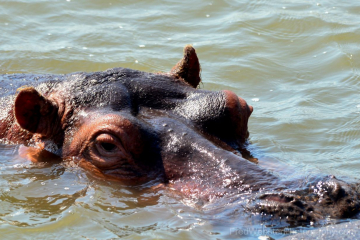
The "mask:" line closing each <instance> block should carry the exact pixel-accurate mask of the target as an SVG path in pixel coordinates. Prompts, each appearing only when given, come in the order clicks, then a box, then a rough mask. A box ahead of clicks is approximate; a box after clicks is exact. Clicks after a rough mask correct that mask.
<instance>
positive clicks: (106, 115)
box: [0, 46, 359, 224]
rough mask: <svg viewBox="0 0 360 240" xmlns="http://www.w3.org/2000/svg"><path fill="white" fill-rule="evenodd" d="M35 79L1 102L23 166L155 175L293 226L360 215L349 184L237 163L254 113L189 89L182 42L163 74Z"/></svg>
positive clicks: (114, 176)
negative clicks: (63, 164) (234, 198)
mask: <svg viewBox="0 0 360 240" xmlns="http://www.w3.org/2000/svg"><path fill="white" fill-rule="evenodd" d="M13 77H14V78H16V75H13ZM19 77H24V75H22V76H19ZM25 77H26V76H25ZM28 77H30V75H29V76H28ZM36 78H37V80H38V82H41V83H40V84H38V85H35V86H25V87H22V88H20V89H18V91H17V94H16V97H11V96H10V97H9V96H4V97H3V98H2V99H1V105H2V106H7V111H6V112H5V114H3V115H1V118H0V138H1V139H3V140H6V141H9V142H12V143H16V144H22V145H24V146H26V147H23V148H22V149H21V154H22V155H24V156H26V157H27V158H29V159H31V160H32V161H51V160H54V161H72V162H75V163H78V164H79V166H81V167H83V168H85V169H87V170H88V171H89V172H90V173H92V174H93V175H94V176H96V177H99V178H103V179H111V180H116V181H121V182H126V183H131V184H132V183H134V184H137V183H140V182H144V181H149V180H152V179H157V181H159V182H162V183H164V184H166V185H169V188H170V189H174V190H175V191H177V192H178V193H181V194H183V195H184V196H185V197H188V198H192V199H201V200H202V201H212V200H213V199H214V198H217V197H221V196H223V195H226V194H231V193H236V194H239V193H240V194H241V193H251V194H254V193H255V196H256V197H255V198H253V199H252V201H251V204H250V205H248V206H247V209H248V210H249V211H251V212H254V211H256V212H262V213H268V214H272V215H273V216H275V217H276V216H278V217H287V220H288V221H289V222H292V223H295V224H298V223H302V222H305V223H309V222H310V221H315V220H317V219H321V218H323V217H325V216H332V217H336V218H343V217H351V216H353V215H355V214H356V213H358V211H359V199H358V193H357V191H356V189H355V188H356V186H355V185H350V184H346V183H344V182H342V181H339V180H337V179H336V178H333V177H332V178H328V179H326V178H325V179H317V180H316V182H318V183H319V182H321V181H323V183H324V184H323V185H321V186H319V185H318V186H317V188H316V189H318V190H319V191H315V192H314V189H310V187H311V186H310V185H309V186H307V187H305V188H304V187H303V188H301V189H298V188H295V190H296V191H290V190H291V188H292V187H293V184H291V183H286V182H283V181H281V180H280V179H278V178H277V177H276V176H274V175H272V174H271V173H269V172H268V171H267V170H266V169H263V168H260V167H259V166H258V165H256V163H253V162H252V161H249V160H247V159H245V158H243V157H242V153H243V154H245V155H247V154H246V151H243V149H244V144H245V142H246V139H247V138H248V136H249V133H248V129H247V123H248V119H249V117H250V115H251V113H252V111H253V109H252V107H251V106H249V105H248V104H247V103H246V101H245V100H244V99H242V98H239V97H238V96H237V95H236V94H234V93H233V92H231V91H227V90H225V91H219V92H212V91H206V90H200V89H197V87H198V85H199V83H200V81H201V78H200V64H199V60H198V58H197V55H196V52H195V49H194V48H192V47H191V46H186V47H185V49H184V57H183V59H181V60H180V62H179V63H178V64H176V65H175V66H174V67H173V68H172V70H171V71H170V72H169V73H157V74H153V73H146V72H141V71H137V70H131V69H125V68H114V69H110V70H107V71H104V72H95V73H74V74H68V75H43V76H37V77H36ZM316 182H315V183H316Z"/></svg>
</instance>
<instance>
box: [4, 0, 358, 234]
mask: <svg viewBox="0 0 360 240" xmlns="http://www.w3.org/2000/svg"><path fill="white" fill-rule="evenodd" d="M0 32H1V37H0V73H1V74H10V73H37V74H45V73H52V74H62V73H70V72H75V71H101V70H106V69H108V68H112V67H118V66H121V67H129V68H134V69H138V70H142V71H150V72H159V71H165V72H166V71H169V70H170V69H171V67H172V66H173V65H174V64H175V63H176V62H177V61H178V60H179V59H180V58H181V56H182V48H183V47H184V46H185V45H186V44H193V45H194V47H195V48H196V50H197V53H198V55H199V58H200V62H201V64H202V69H203V71H202V78H203V83H202V85H201V88H204V89H208V90H222V89H229V90H232V91H234V92H235V93H237V94H238V95H239V96H241V97H243V98H244V99H246V100H247V101H248V102H249V103H250V104H251V105H253V106H254V109H255V110H254V113H253V114H252V116H251V118H250V123H249V124H250V126H249V130H250V143H251V144H250V146H249V149H250V151H251V152H252V153H253V155H254V156H255V157H257V158H258V159H259V165H261V166H264V167H268V168H270V169H271V168H274V170H276V168H278V167H279V165H286V166H287V167H288V168H289V169H295V170H298V171H293V173H292V172H290V171H288V172H287V174H288V176H287V177H289V178H292V177H296V176H298V175H299V174H303V175H305V176H308V175H311V174H317V173H322V174H334V175H337V176H344V177H348V178H349V179H353V178H356V177H358V176H359V175H360V160H359V156H360V130H359V126H360V94H359V92H360V91H359V90H360V85H359V68H360V45H359V39H360V2H357V1H350V0H345V1H341V2H339V1H334V0H327V1H321V0H318V1H311V0H308V1H305V0H298V1H293V0H286V1H285V0H274V1H264V0H256V1H240V0H239V1H230V0H221V1H201V0H193V1H191V2H184V1H174V0H172V1H145V0H143V1H130V0H128V1H115V0H114V1H94V0H87V1H84V0H55V1H47V0H32V1H25V0H4V1H1V3H0ZM0 85H1V86H0V87H1V88H2V89H1V91H2V93H3V94H6V93H7V91H8V90H9V89H11V88H12V89H14V86H18V85H21V82H20V83H19V82H9V81H4V78H1V79H0ZM17 153H18V146H8V145H1V146H0V156H1V157H0V159H1V161H0V223H1V224H0V234H1V235H2V236H6V238H8V239H33V238H48V239H51V238H57V239H111V238H115V239H116V238H120V237H126V238H128V239H140V238H141V239H143V238H149V239H153V238H168V239H169V238H178V239H180V238H183V239H200V238H201V239H202V238H210V239H211V238H214V239H215V238H220V239H221V238H253V239H258V238H259V237H261V236H263V237H264V236H265V235H271V236H272V237H273V238H280V237H283V236H285V235H284V234H283V232H281V231H280V230H279V231H280V232H278V233H276V231H272V230H273V229H272V228H270V227H269V225H271V224H269V223H267V224H265V225H266V226H265V225H261V223H259V222H254V221H253V219H252V218H251V217H250V216H247V215H242V214H241V213H238V212H237V211H236V208H237V205H236V203H232V202H230V201H226V200H224V201H223V202H222V203H224V205H225V206H224V208H221V209H219V208H216V209H215V210H214V209H211V207H209V208H204V209H201V208H194V207H192V206H190V205H191V204H189V203H188V202H186V201H184V200H183V199H179V198H178V197H177V196H173V195H171V194H170V193H166V192H162V191H160V192H151V191H150V192H149V191H148V186H146V185H145V186H139V187H131V188H130V187H128V188H127V187H124V186H117V185H115V184H113V183H107V182H99V181H95V180H93V179H91V177H88V176H87V175H86V174H85V173H84V172H83V171H82V170H81V169H78V168H76V167H71V166H67V167H65V166H63V165H53V166H38V165H36V166H35V165H33V164H31V163H29V162H28V161H26V160H25V159H22V158H21V157H19V156H18V154H17ZM291 173H292V174H291ZM226 202H227V203H228V205H226V204H225V203H226ZM234 229H235V231H234ZM254 229H255V230H259V229H260V231H258V232H256V231H253V230H254ZM262 229H265V230H266V231H261V230H262ZM239 230H241V231H239ZM296 231H299V229H293V230H291V231H290V232H286V233H287V234H289V233H292V232H296Z"/></svg>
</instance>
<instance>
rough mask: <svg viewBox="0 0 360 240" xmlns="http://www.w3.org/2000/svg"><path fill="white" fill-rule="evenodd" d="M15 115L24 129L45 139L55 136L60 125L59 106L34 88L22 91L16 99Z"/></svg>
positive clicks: (26, 88)
mask: <svg viewBox="0 0 360 240" xmlns="http://www.w3.org/2000/svg"><path fill="white" fill-rule="evenodd" d="M14 113H15V118H16V120H17V122H18V123H19V125H20V126H21V127H22V128H23V129H26V130H28V131H29V132H32V133H39V134H41V135H43V136H45V137H50V136H51V135H53V134H54V133H55V132H56V130H57V129H56V128H57V127H58V124H59V117H58V106H57V105H56V104H55V103H54V102H52V101H50V100H49V99H47V98H45V97H44V96H42V95H41V94H40V93H39V92H38V91H37V90H36V89H35V88H33V87H25V88H22V89H21V90H20V92H19V93H18V95H17V96H16V99H15V104H14Z"/></svg>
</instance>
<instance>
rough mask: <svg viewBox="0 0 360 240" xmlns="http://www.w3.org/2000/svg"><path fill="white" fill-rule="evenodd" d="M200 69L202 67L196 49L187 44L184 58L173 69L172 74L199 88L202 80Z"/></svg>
mask: <svg viewBox="0 0 360 240" xmlns="http://www.w3.org/2000/svg"><path fill="white" fill-rule="evenodd" d="M200 71H201V67H200V63H199V59H198V57H197V55H196V51H195V49H194V48H193V46H191V45H186V46H185V48H184V56H183V58H182V59H181V60H180V61H179V62H178V63H177V64H176V65H175V66H174V67H173V68H172V69H171V71H170V74H171V75H173V76H174V77H176V78H181V79H183V80H185V82H187V83H188V84H190V85H191V86H192V87H194V88H197V86H199V83H200V82H201V77H200Z"/></svg>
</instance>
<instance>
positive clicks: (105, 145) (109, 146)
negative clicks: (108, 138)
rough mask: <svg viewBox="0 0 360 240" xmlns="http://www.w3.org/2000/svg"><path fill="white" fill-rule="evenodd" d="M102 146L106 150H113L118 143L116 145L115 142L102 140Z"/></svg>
mask: <svg viewBox="0 0 360 240" xmlns="http://www.w3.org/2000/svg"><path fill="white" fill-rule="evenodd" d="M101 147H102V148H103V149H104V150H105V151H108V152H111V151H113V150H114V149H115V148H116V145H115V144H112V143H107V142H102V143H101Z"/></svg>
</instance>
